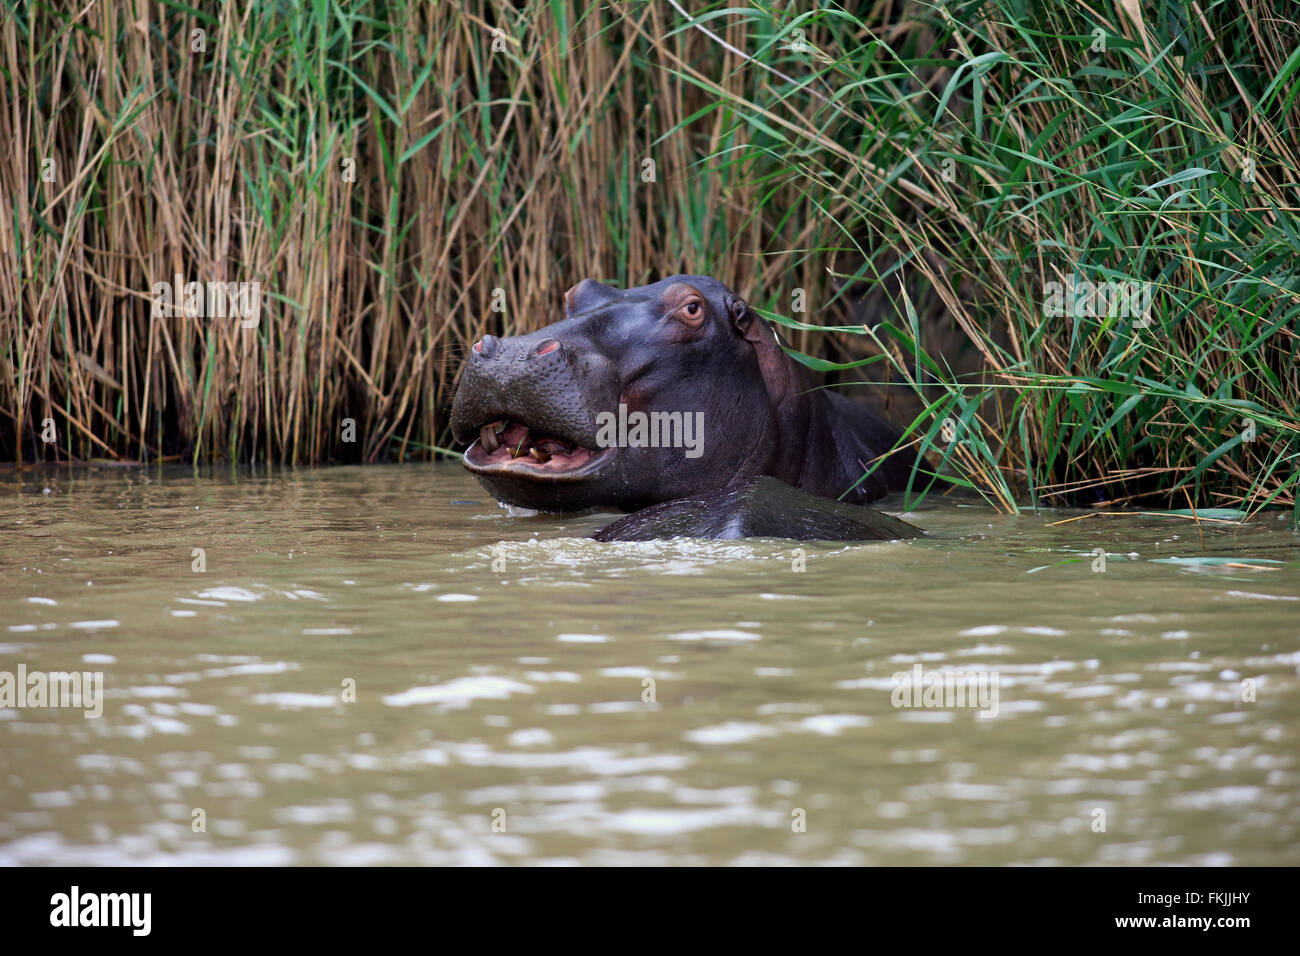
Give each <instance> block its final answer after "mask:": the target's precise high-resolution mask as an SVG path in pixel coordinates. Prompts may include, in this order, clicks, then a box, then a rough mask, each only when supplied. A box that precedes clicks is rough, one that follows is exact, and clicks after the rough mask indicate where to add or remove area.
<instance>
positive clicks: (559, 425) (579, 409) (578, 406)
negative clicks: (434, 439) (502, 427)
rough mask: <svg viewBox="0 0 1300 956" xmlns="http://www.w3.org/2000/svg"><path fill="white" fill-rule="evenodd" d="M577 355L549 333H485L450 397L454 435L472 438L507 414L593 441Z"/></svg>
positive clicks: (569, 438)
mask: <svg viewBox="0 0 1300 956" xmlns="http://www.w3.org/2000/svg"><path fill="white" fill-rule="evenodd" d="M543 332H545V330H543ZM575 357H576V356H575V350H574V349H572V348H566V347H565V346H564V345H563V344H562V343H561V342H560V341H559V340H558V339H557V338H556V337H555V336H554V335H552V334H541V333H533V334H531V335H520V336H514V337H509V338H497V337H495V336H492V335H485V336H483V338H482V339H480V340H479V341H478V342H475V343H474V345H473V347H472V348H471V349H470V355H469V358H468V360H467V361H466V363H465V368H464V370H463V371H462V372H461V379H460V385H459V387H458V388H457V389H456V397H455V400H454V401H453V403H452V407H451V428H452V433H453V434H454V435H455V436H456V440H457V441H461V442H469V441H473V440H474V438H475V437H477V436H479V435H480V434H481V433H482V430H483V428H484V426H487V425H489V424H492V423H495V422H499V421H503V420H509V421H513V422H518V423H520V424H524V425H527V426H528V427H530V428H532V429H534V430H535V431H538V432H540V433H545V434H548V435H553V436H555V437H557V438H561V439H564V440H566V441H568V442H570V443H572V444H574V445H583V446H586V447H589V448H593V447H595V443H596V428H595V415H594V414H593V413H592V411H591V409H590V407H589V405H588V400H587V393H588V391H589V387H587V386H586V384H585V383H584V382H583V381H582V377H583V374H584V370H583V369H582V368H581V367H580V364H579V363H578V362H577V361H575Z"/></svg>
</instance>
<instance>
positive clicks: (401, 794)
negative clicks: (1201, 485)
mask: <svg viewBox="0 0 1300 956" xmlns="http://www.w3.org/2000/svg"><path fill="white" fill-rule="evenodd" d="M907 517H908V518H909V520H911V521H913V522H915V523H917V524H919V525H921V526H923V527H926V528H928V529H930V530H931V531H932V532H933V534H932V536H931V537H930V538H928V539H925V540H921V541H911V542H898V543H886V544H867V545H856V546H846V545H843V544H836V545H833V546H832V545H824V546H818V545H808V546H805V547H804V551H803V555H802V562H803V563H804V564H805V565H806V570H802V571H800V570H796V568H798V567H799V566H800V564H801V556H800V554H799V553H797V552H796V550H795V548H796V546H795V545H794V544H793V543H791V542H780V541H768V540H754V541H743V542H685V541H677V542H650V543H635V544H597V543H595V542H592V541H588V540H584V539H583V538H582V537H581V535H585V534H587V533H589V532H590V531H592V530H594V529H595V528H597V527H599V526H600V524H602V523H603V522H604V521H606V520H608V518H607V516H599V515H597V516H586V517H581V518H574V519H568V520H563V521H561V520H557V519H554V518H548V517H545V516H539V517H512V516H510V515H508V514H507V513H506V512H505V511H504V510H502V509H500V508H498V507H497V506H496V505H495V503H494V502H492V501H491V500H490V499H488V498H487V496H486V495H485V494H484V493H483V491H482V490H481V489H480V488H479V487H478V485H477V484H475V483H474V482H473V481H472V479H470V478H469V477H468V476H467V475H466V474H465V473H464V472H463V471H462V470H461V469H460V468H459V467H458V466H455V465H438V466H427V465H411V466H401V467H373V468H335V469H326V470H319V471H296V472H280V473H273V474H271V475H267V474H265V473H261V474H250V473H248V472H241V473H237V474H231V473H225V474H220V473H218V474H212V475H205V476H202V477H196V476H195V475H193V474H190V473H188V472H186V471H165V472H158V471H156V470H155V471H144V470H116V469H113V470H101V471H94V472H83V473H79V474H68V473H67V472H62V471H60V472H54V471H29V472H21V473H18V472H14V471H12V470H10V471H8V472H3V473H0V527H3V529H4V532H3V533H4V539H3V549H2V551H0V562H2V564H3V567H2V571H3V576H2V577H0V673H3V672H8V673H16V672H17V670H18V668H19V666H20V665H22V666H24V667H25V668H26V669H27V671H29V672H32V671H44V672H49V671H73V670H79V671H88V672H102V674H103V681H104V691H103V693H104V699H103V701H102V704H103V716H102V717H100V718H98V719H87V718H85V717H84V716H83V715H82V712H81V711H80V710H72V709H55V708H49V707H46V708H36V707H24V706H8V707H4V708H3V709H0V781H3V788H2V789H0V863H91V864H97V863H105V864H107V863H123V862H130V863H254V864H272V863H469V864H474V863H523V862H529V863H533V862H545V863H567V862H582V863H646V862H676V863H685V862H698V863H767V862H786V861H791V862H822V863H882V864H925V863H979V864H1003V863H1012V862H1026V863H1046V862H1060V863H1110V864H1139V863H1210V864H1215V863H1223V864H1262V863H1292V864H1294V863H1300V800H1298V799H1297V785H1298V784H1300V768H1298V767H1297V756H1296V753H1297V749H1296V743H1295V741H1296V731H1297V729H1300V695H1297V685H1298V683H1300V680H1298V676H1297V673H1298V671H1300V547H1298V544H1300V539H1297V536H1295V535H1293V534H1292V533H1290V532H1289V531H1287V530H1286V524H1285V522H1284V521H1282V520H1279V519H1277V517H1276V516H1275V515H1269V516H1267V518H1261V519H1260V520H1258V521H1256V522H1255V523H1254V524H1253V525H1252V526H1249V527H1247V528H1246V529H1244V530H1241V531H1237V532H1235V533H1234V531H1233V529H1231V528H1224V527H1219V528H1209V527H1206V528H1205V529H1203V530H1204V534H1205V546H1206V548H1207V549H1209V552H1210V553H1211V554H1212V555H1215V556H1218V557H1219V558H1220V559H1224V558H1230V559H1231V560H1220V561H1219V562H1218V563H1201V562H1189V561H1186V560H1181V561H1171V560H1168V559H1172V558H1182V559H1186V558H1196V557H1198V556H1200V555H1201V554H1202V551H1201V540H1200V536H1199V534H1198V532H1197V528H1196V527H1195V526H1194V525H1192V524H1190V523H1188V522H1179V521H1174V520H1170V519H1154V518H1148V519H1139V518H1133V519H1123V520H1115V519H1109V520H1108V519H1100V518H1096V519H1088V520H1086V521H1079V522H1074V523H1072V524H1067V525H1063V526H1057V527H1049V526H1048V522H1051V521H1059V520H1060V519H1061V518H1063V517H1068V514H1065V513H1059V512H1057V513H1051V514H1044V515H1038V516H1033V515H1028V516H1021V517H1014V518H1013V517H1003V516H999V515H995V514H993V513H991V512H990V511H989V510H988V509H986V508H984V507H982V506H969V505H968V506H958V505H954V504H950V503H944V504H934V505H927V506H926V507H925V508H924V509H922V510H919V511H917V512H915V513H912V514H909V515H907ZM1234 547H1235V548H1236V549H1237V550H1236V551H1231V552H1230V551H1229V550H1228V549H1232V548H1234ZM1098 549H1100V550H1098ZM1103 551H1104V553H1105V555H1106V557H1105V559H1104V570H1101V568H1102V566H1103V565H1102V563H1101V560H1100V555H1101V553H1102V552H1103ZM196 566H198V567H204V568H205V570H203V571H202V572H201V573H200V572H197V571H196V570H194V569H195V567H196ZM917 665H919V666H920V670H919V671H917V670H916V667H917ZM952 671H960V672H962V673H963V674H966V673H970V672H979V673H982V674H985V675H990V674H991V675H993V677H994V678H995V679H996V682H997V690H998V701H997V713H996V716H989V717H981V716H979V712H978V710H976V709H973V708H971V707H964V708H958V707H946V706H931V707H927V706H918V707H904V708H896V707H895V706H893V703H892V698H893V696H894V692H895V690H896V688H897V686H898V682H897V681H895V680H894V675H895V674H898V673H900V672H901V673H906V674H909V675H910V674H921V675H923V676H924V678H925V679H926V680H930V679H931V675H937V676H936V677H935V678H933V679H935V680H942V678H943V675H944V674H945V673H950V672H952ZM917 690H918V697H917V699H918V701H921V700H922V697H921V695H920V690H921V688H919V687H918V689H917ZM1243 697H1245V698H1247V699H1246V700H1243ZM1251 697H1253V698H1254V699H1253V700H1250V699H1249V698H1251ZM937 703H939V704H943V703H944V701H942V700H939V701H937Z"/></svg>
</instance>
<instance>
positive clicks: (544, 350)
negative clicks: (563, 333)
mask: <svg viewBox="0 0 1300 956" xmlns="http://www.w3.org/2000/svg"><path fill="white" fill-rule="evenodd" d="M559 347H560V343H559V342H557V341H555V339H547V340H546V341H545V342H543V343H542V344H541V345H539V346H537V354H538V355H550V354H551V353H552V352H554V351H555V350H556V349H558V348H559Z"/></svg>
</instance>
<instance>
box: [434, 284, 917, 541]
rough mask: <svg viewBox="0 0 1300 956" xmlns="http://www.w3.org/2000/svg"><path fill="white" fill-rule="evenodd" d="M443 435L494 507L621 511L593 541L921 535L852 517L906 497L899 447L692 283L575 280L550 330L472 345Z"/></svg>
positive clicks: (886, 429) (719, 296) (905, 457)
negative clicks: (622, 284) (462, 446)
mask: <svg viewBox="0 0 1300 956" xmlns="http://www.w3.org/2000/svg"><path fill="white" fill-rule="evenodd" d="M451 428H452V433H453V435H454V436H455V438H456V440H457V441H459V442H463V443H470V444H469V448H468V449H467V450H466V452H465V455H464V465H465V467H466V468H467V469H469V471H470V472H471V473H473V474H474V475H475V477H476V478H478V480H479V481H480V482H481V483H482V484H483V486H484V487H485V488H486V489H487V490H488V491H489V492H490V493H491V494H492V495H493V496H495V497H496V498H497V499H499V500H500V501H503V502H506V503H509V504H512V505H517V506H520V507H525V508H531V509H537V510H541V511H548V512H574V511H583V510H588V509H592V508H617V509H622V510H624V511H633V512H635V513H634V514H631V515H629V516H627V517H625V518H622V519H620V520H618V521H615V522H614V523H613V524H611V525H609V526H608V527H606V528H603V529H602V530H601V531H599V532H597V533H596V535H595V537H596V538H598V539H601V540H642V539H647V538H656V537H673V536H679V535H683V536H696V537H720V538H734V537H742V536H750V535H762V536H771V537H790V538H798V539H801V540H813V539H828V540H864V539H884V538H904V537H915V536H916V535H918V534H920V533H921V532H920V531H919V529H916V528H915V527H913V526H912V525H909V524H907V523H906V522H903V521H901V520H899V519H897V518H892V517H890V516H888V515H884V514H881V513H879V512H876V511H872V510H869V509H867V508H864V507H862V506H863V505H865V504H867V503H868V502H871V501H875V500H876V499H878V498H880V497H882V496H884V495H885V494H887V493H888V492H890V491H894V490H900V489H903V488H905V487H906V485H907V482H908V480H909V476H910V475H911V473H912V469H913V467H914V465H915V463H916V459H915V456H914V455H913V453H912V451H911V450H910V448H908V447H906V446H904V445H902V444H901V441H900V437H899V434H898V432H897V431H896V430H895V429H894V428H893V427H892V426H891V425H889V424H888V423H887V422H885V421H884V420H883V419H881V418H880V417H878V416H877V415H875V414H874V413H872V412H871V411H869V410H867V409H866V408H864V407H862V406H861V405H858V404H857V403H855V402H853V401H851V400H850V399H848V398H846V397H844V396H843V395H840V394H838V393H836V392H834V391H832V390H828V389H821V388H815V387H814V385H813V383H812V382H811V380H810V375H809V373H808V371H807V369H806V368H805V367H804V366H803V365H801V364H800V363H798V362H796V361H795V360H794V359H792V358H791V357H790V355H789V354H788V353H787V352H786V351H785V349H784V348H783V347H782V343H781V340H780V338H779V336H778V334H777V332H776V329H775V328H774V327H773V326H772V325H771V324H770V323H768V322H767V321H766V320H765V319H763V318H762V317H760V316H759V315H758V313H756V312H755V311H754V310H753V309H752V308H750V307H749V305H748V304H746V302H745V300H744V299H742V298H741V297H740V296H739V295H737V294H736V293H735V292H733V291H732V290H731V289H729V288H727V287H726V286H725V285H723V284H722V283H721V282H719V281H717V280H716V279H713V278H710V277H708V276H698V275H674V276H670V277H668V278H666V279H662V280H660V281H659V282H655V283H652V284H650V285H644V286H639V287H636V288H629V289H617V288H614V287H612V286H608V285H604V284H602V283H600V282H597V281H595V280H594V279H583V280H582V281H581V282H579V283H578V284H577V285H575V286H573V287H572V288H571V289H569V290H568V291H567V292H566V293H565V294H564V318H563V319H561V320H560V321H557V322H554V323H553V324H551V325H547V326H546V327H544V328H541V329H539V330H537V331H536V332H531V333H529V334H526V335H518V336H510V337H505V338H498V337H496V336H492V335H485V336H483V338H482V339H481V340H479V341H478V342H476V343H474V345H473V347H472V348H471V350H470V354H469V356H468V357H467V359H466V361H465V365H464V368H463V369H462V371H461V375H460V383H459V385H458V387H457V389H456V395H455V399H454V400H453V403H452V410H451ZM873 465H876V466H877V467H875V469H874V470H872V471H871V473H870V474H868V475H866V477H865V478H864V477H863V476H864V474H866V472H867V471H868V470H869V469H871V468H872V466H873Z"/></svg>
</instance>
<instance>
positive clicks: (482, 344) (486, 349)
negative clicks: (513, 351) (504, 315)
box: [474, 335, 497, 358]
mask: <svg viewBox="0 0 1300 956" xmlns="http://www.w3.org/2000/svg"><path fill="white" fill-rule="evenodd" d="M496 341H497V340H496V337H495V336H492V335H485V336H483V338H481V339H479V340H478V341H477V342H475V343H474V351H475V352H477V353H478V354H479V355H481V356H483V357H484V358H491V357H492V349H493V347H494V346H495V345H496Z"/></svg>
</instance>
